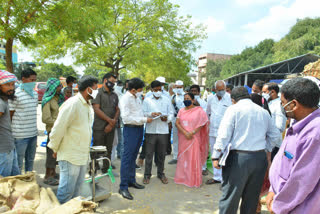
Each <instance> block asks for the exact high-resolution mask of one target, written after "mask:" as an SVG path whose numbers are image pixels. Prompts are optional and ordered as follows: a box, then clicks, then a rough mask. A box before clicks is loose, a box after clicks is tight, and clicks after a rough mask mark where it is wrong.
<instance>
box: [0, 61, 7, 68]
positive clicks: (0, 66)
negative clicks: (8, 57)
mask: <svg viewBox="0 0 320 214" xmlns="http://www.w3.org/2000/svg"><path fill="white" fill-rule="evenodd" d="M5 69H6V62H5V61H4V60H3V59H0V70H5Z"/></svg>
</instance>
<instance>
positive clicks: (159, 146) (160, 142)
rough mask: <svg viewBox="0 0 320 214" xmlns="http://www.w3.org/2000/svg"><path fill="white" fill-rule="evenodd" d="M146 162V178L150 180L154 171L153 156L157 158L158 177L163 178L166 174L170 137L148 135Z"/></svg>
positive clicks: (165, 135)
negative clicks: (164, 171) (165, 166)
mask: <svg viewBox="0 0 320 214" xmlns="http://www.w3.org/2000/svg"><path fill="white" fill-rule="evenodd" d="M146 142H147V143H146V144H145V145H146V161H145V170H144V176H145V177H148V178H150V177H151V170H152V159H153V154H154V153H155V151H157V153H156V154H155V155H156V156H157V175H158V177H161V176H162V175H163V174H164V173H163V170H164V161H165V158H166V153H167V145H168V135H167V134H146Z"/></svg>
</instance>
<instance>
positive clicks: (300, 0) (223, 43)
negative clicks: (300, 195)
mask: <svg viewBox="0 0 320 214" xmlns="http://www.w3.org/2000/svg"><path fill="white" fill-rule="evenodd" d="M170 1H171V2H172V3H174V4H177V5H179V6H180V9H179V14H180V15H182V16H186V15H191V16H192V22H193V23H194V24H198V23H203V24H204V25H205V26H207V29H206V32H204V33H207V35H208V37H207V39H206V40H204V41H203V42H202V44H201V48H200V49H199V50H198V51H197V52H196V53H194V54H193V55H194V57H195V58H198V56H199V55H200V54H203V53H221V54H238V53H240V52H241V51H242V50H243V49H244V48H246V47H250V46H255V45H257V44H258V43H259V42H260V41H262V40H264V39H267V38H271V39H274V40H276V41H278V40H280V39H281V38H282V37H283V36H284V35H286V34H287V33H288V32H289V31H290V28H291V27H292V26H293V25H294V24H295V23H296V20H297V19H303V18H306V17H310V18H315V17H320V13H319V8H320V0H170ZM18 56H19V61H31V60H32V59H33V58H32V54H31V53H30V52H28V51H26V50H23V51H20V52H19V55H18ZM57 62H59V63H64V64H66V65H72V64H73V60H72V57H70V56H66V57H65V58H64V59H61V60H58V61H57ZM76 69H77V70H78V71H79V70H81V69H83V68H81V67H80V68H79V67H78V68H76Z"/></svg>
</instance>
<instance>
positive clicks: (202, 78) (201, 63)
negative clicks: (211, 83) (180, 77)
mask: <svg viewBox="0 0 320 214" xmlns="http://www.w3.org/2000/svg"><path fill="white" fill-rule="evenodd" d="M231 56H232V55H227V54H215V53H205V54H201V55H200V56H199V58H198V62H197V65H198V78H197V79H198V84H199V85H200V86H205V84H206V67H207V63H208V61H209V60H212V61H217V60H221V59H230V57H231Z"/></svg>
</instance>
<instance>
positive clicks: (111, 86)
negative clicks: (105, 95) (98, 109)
mask: <svg viewBox="0 0 320 214" xmlns="http://www.w3.org/2000/svg"><path fill="white" fill-rule="evenodd" d="M114 85H115V84H114V83H113V82H110V81H109V80H107V82H106V86H107V87H108V88H109V89H111V90H112V89H113V87H114Z"/></svg>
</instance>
